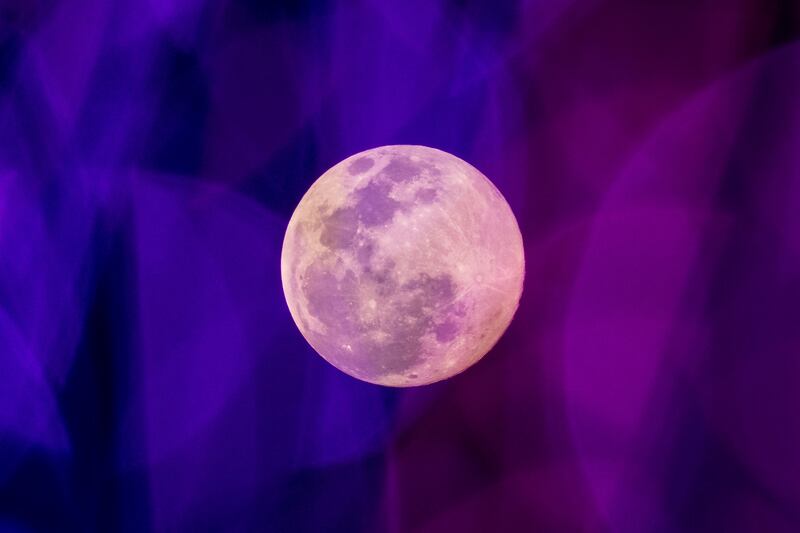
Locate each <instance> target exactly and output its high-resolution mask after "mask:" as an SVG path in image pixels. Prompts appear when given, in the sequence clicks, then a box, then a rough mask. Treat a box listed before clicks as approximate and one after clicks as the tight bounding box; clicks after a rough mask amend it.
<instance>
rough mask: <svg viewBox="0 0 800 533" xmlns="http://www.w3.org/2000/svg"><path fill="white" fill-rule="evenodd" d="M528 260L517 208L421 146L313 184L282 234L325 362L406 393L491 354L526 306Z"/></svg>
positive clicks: (370, 156) (374, 155)
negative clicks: (524, 287) (519, 309)
mask: <svg viewBox="0 0 800 533" xmlns="http://www.w3.org/2000/svg"><path fill="white" fill-rule="evenodd" d="M524 261H525V260H524V254H523V248H522V235H521V234H520V231H519V227H518V226H517V221H516V219H515V218H514V214H513V213H512V212H511V208H510V207H509V205H508V203H507V202H506V200H505V199H504V198H503V196H502V194H500V192H499V191H498V190H497V188H495V186H494V185H493V184H492V183H491V182H490V181H489V180H488V179H487V178H486V177H485V176H484V175H483V174H481V173H480V172H479V171H478V170H477V169H475V168H474V167H473V166H471V165H469V164H468V163H466V162H465V161H462V160H461V159H459V158H457V157H455V156H453V155H451V154H448V153H446V152H442V151H440V150H436V149H433V148H428V147H425V146H383V147H380V148H374V149H371V150H367V151H365V152H361V153H359V154H356V155H354V156H352V157H349V158H347V159H345V160H344V161H342V162H341V163H339V164H337V165H335V166H334V167H332V168H331V169H330V170H328V171H327V172H325V173H324V174H323V175H322V176H321V177H320V178H319V179H318V180H317V181H316V182H315V183H314V184H313V185H312V186H311V188H310V189H309V190H308V192H307V193H306V194H305V196H304V197H303V198H302V200H301V201H300V204H299V205H298V206H297V209H296V210H295V212H294V214H293V215H292V218H291V220H290V221H289V226H288V228H287V230H286V236H285V238H284V242H283V252H282V256H281V278H282V281H283V290H284V295H285V297H286V302H287V304H288V306H289V310H290V312H291V314H292V317H293V318H294V321H295V323H296V324H297V327H298V328H299V329H300V332H301V333H302V334H303V336H304V337H305V338H306V340H308V342H309V343H310V344H311V346H312V347H313V348H314V349H315V350H316V351H317V352H318V353H319V354H320V355H321V356H322V357H323V358H325V359H326V360H327V361H328V362H329V363H331V364H332V365H334V366H335V367H337V368H338V369H340V370H342V371H343V372H345V373H347V374H349V375H351V376H353V377H355V378H358V379H361V380H363V381H367V382H370V383H376V384H379V385H387V386H394V387H409V386H415V385H425V384H428V383H433V382H436V381H439V380H442V379H446V378H448V377H451V376H453V375H455V374H458V373H459V372H462V371H464V370H465V369H467V368H468V367H470V366H472V365H473V364H475V363H476V362H477V361H478V360H480V359H481V358H482V357H483V356H484V355H485V354H486V353H487V352H488V351H489V350H490V349H491V348H492V346H494V344H495V343H496V342H497V340H498V339H499V338H500V337H501V336H502V334H503V332H504V331H505V330H506V328H507V327H508V325H509V323H510V322H511V319H512V318H513V316H514V313H515V311H516V310H517V307H518V305H519V299H520V296H521V294H522V283H523V278H524V274H525V263H524Z"/></svg>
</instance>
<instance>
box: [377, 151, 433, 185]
mask: <svg viewBox="0 0 800 533" xmlns="http://www.w3.org/2000/svg"><path fill="white" fill-rule="evenodd" d="M422 168H423V166H422V165H420V164H419V163H415V162H414V161H412V160H411V159H409V158H407V157H403V156H395V157H394V158H393V159H392V160H391V161H390V162H389V164H388V165H386V166H385V167H384V168H383V170H382V171H381V175H382V176H385V177H387V178H388V179H390V180H392V181H396V182H402V181H410V180H412V179H414V178H416V177H417V176H419V175H420V174H421V172H422Z"/></svg>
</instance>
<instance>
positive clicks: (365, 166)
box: [347, 157, 375, 176]
mask: <svg viewBox="0 0 800 533" xmlns="http://www.w3.org/2000/svg"><path fill="white" fill-rule="evenodd" d="M373 166H375V161H373V160H372V158H370V157H359V158H358V159H356V160H355V161H353V162H352V163H350V165H349V166H348V167H347V171H348V172H349V173H350V175H351V176H357V175H358V174H363V173H364V172H366V171H367V170H369V169H371V168H372V167H373Z"/></svg>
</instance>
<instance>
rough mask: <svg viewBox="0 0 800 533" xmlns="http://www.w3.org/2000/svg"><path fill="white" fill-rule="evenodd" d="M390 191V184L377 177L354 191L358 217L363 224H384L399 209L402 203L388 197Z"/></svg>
mask: <svg viewBox="0 0 800 533" xmlns="http://www.w3.org/2000/svg"><path fill="white" fill-rule="evenodd" d="M391 191H392V185H391V184H389V183H386V182H384V181H381V180H377V179H374V180H371V181H370V182H369V183H368V184H367V185H366V187H363V188H361V189H358V190H357V191H356V193H355V194H356V196H357V198H358V203H357V204H356V210H357V211H358V218H359V220H360V221H361V222H362V223H363V224H364V225H365V226H378V225H381V224H385V223H387V222H389V221H390V220H392V218H393V217H394V214H395V213H396V212H397V211H399V210H400V208H401V207H402V204H401V203H400V202H398V201H397V200H393V199H392V198H391V197H389V193H390V192H391Z"/></svg>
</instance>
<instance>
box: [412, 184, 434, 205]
mask: <svg viewBox="0 0 800 533" xmlns="http://www.w3.org/2000/svg"><path fill="white" fill-rule="evenodd" d="M438 194H439V192H438V191H437V190H436V189H432V188H430V187H425V188H423V189H420V190H418V191H417V193H416V194H415V195H414V198H416V199H417V200H419V201H420V202H422V203H423V204H430V203H433V201H434V200H436V196H437V195H438Z"/></svg>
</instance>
